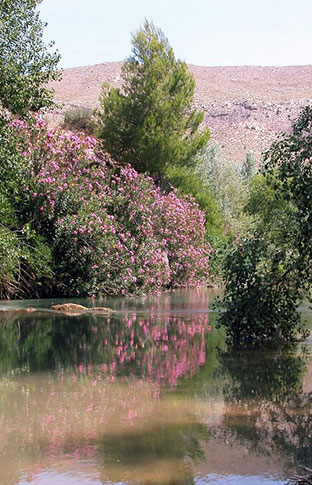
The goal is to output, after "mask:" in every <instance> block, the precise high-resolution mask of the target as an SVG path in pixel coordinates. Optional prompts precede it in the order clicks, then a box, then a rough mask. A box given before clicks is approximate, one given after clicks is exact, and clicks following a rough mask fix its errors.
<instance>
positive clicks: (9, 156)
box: [0, 117, 53, 299]
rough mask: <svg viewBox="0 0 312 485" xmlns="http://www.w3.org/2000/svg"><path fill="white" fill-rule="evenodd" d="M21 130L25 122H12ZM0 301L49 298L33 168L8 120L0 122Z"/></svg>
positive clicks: (46, 256) (45, 250) (48, 271)
mask: <svg viewBox="0 0 312 485" xmlns="http://www.w3.org/2000/svg"><path fill="white" fill-rule="evenodd" d="M14 123H18V124H19V125H21V126H25V122H24V121H22V122H20V121H18V120H15V121H14ZM0 165H1V171H0V299H1V298H12V297H14V298H17V297H31V296H37V295H38V294H39V292H40V294H44V293H45V294H48V293H49V288H50V287H51V285H52V280H53V273H52V270H51V265H52V258H51V251H50V249H49V247H48V245H47V244H46V242H45V240H44V238H43V237H42V236H40V235H38V234H37V233H36V231H35V229H34V220H33V213H32V211H31V204H30V199H31V197H30V188H31V179H32V167H31V164H30V161H29V160H27V159H25V157H23V156H22V153H21V147H20V140H19V137H18V136H16V133H15V134H14V132H13V131H12V129H11V124H10V123H9V120H8V119H5V118H4V117H2V118H1V119H0Z"/></svg>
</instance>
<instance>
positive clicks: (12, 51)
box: [0, 0, 60, 116]
mask: <svg viewBox="0 0 312 485" xmlns="http://www.w3.org/2000/svg"><path fill="white" fill-rule="evenodd" d="M39 3H40V1H39V0H1V1H0V102H1V104H2V106H3V107H4V108H7V109H9V110H10V111H11V112H12V113H14V114H18V115H20V116H21V115H24V114H25V113H26V112H27V111H28V110H33V111H36V110H38V109H40V108H42V107H43V106H47V105H50V104H51V103H52V91H51V90H49V89H47V88H46V87H45V86H44V85H45V83H47V82H48V81H50V80H53V79H57V78H58V76H59V73H58V71H57V65H58V62H59V58H60V56H59V54H58V53H57V52H49V49H50V47H52V45H53V43H50V44H48V45H45V44H44V42H43V40H42V35H43V29H44V27H45V25H46V24H45V23H43V22H42V21H41V20H40V18H39V12H38V11H37V10H36V8H37V6H38V4H39Z"/></svg>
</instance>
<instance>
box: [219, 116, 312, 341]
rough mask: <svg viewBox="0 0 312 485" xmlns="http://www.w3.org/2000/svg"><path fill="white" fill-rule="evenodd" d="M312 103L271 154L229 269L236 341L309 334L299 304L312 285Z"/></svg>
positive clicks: (227, 321) (230, 319)
mask: <svg viewBox="0 0 312 485" xmlns="http://www.w3.org/2000/svg"><path fill="white" fill-rule="evenodd" d="M311 162H312V108H310V107H308V108H306V109H305V110H303V112H302V113H301V115H300V117H299V118H298V120H297V121H296V122H295V124H294V126H293V133H291V134H290V135H289V134H284V135H283V136H282V137H281V138H280V139H279V140H278V141H277V142H276V143H275V144H274V145H273V146H272V147H271V149H270V150H269V151H268V152H267V154H266V157H265V164H264V167H263V170H262V174H261V175H258V176H257V177H256V178H255V179H254V180H253V182H252V184H251V187H250V193H249V197H248V203H247V204H246V210H247V211H248V213H249V214H250V215H251V216H252V224H251V226H250V229H249V233H247V235H246V236H247V237H246V238H244V239H241V240H238V244H237V245H236V246H235V247H234V248H233V252H232V254H231V255H230V257H229V258H228V259H227V262H226V266H225V280H226V291H225V297H224V304H225V306H226V309H227V312H226V313H225V314H223V316H222V317H221V323H222V324H224V325H225V326H226V328H227V330H228V335H229V337H230V338H231V339H233V340H234V341H235V342H236V343H242V342H246V341H252V342H253V343H254V342H257V343H259V342H263V341H267V340H269V341H274V342H275V343H276V342H281V341H284V342H285V341H287V342H289V341H290V342H291V341H294V340H295V339H296V338H298V337H301V336H302V335H304V334H305V333H304V331H303V329H302V326H301V319H300V314H299V313H298V310H297V308H298V305H299V303H300V302H301V301H302V300H303V298H304V297H308V296H309V293H310V290H311V283H312V276H311V275H312V263H311V262H312V250H311V241H312V215H311V214H312V202H311V201H312V176H311V173H312V172H311Z"/></svg>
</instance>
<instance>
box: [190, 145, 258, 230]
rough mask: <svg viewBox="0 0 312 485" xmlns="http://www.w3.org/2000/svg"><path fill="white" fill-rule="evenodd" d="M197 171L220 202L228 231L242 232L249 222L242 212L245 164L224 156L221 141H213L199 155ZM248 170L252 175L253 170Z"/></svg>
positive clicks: (201, 179) (203, 183)
mask: <svg viewBox="0 0 312 485" xmlns="http://www.w3.org/2000/svg"><path fill="white" fill-rule="evenodd" d="M248 163H249V162H248ZM247 168H248V167H246V169H247ZM194 172H195V174H196V175H197V177H198V178H199V180H200V183H201V184H202V186H203V188H204V187H206V189H208V190H209V192H210V194H211V196H212V198H213V199H214V201H215V202H216V203H217V205H218V207H219V211H220V214H221V216H222V219H223V221H224V226H225V229H226V232H227V233H231V232H234V233H240V232H241V231H242V227H243V226H244V225H245V224H246V221H245V219H246V216H245V215H244V214H243V205H244V200H245V197H246V194H247V185H246V183H245V181H246V175H245V168H244V164H243V166H242V167H240V165H238V164H235V163H234V162H231V161H229V160H227V159H225V158H224V157H223V155H222V153H221V149H220V146H219V145H218V143H216V142H215V141H211V142H210V143H209V144H208V145H207V146H206V147H204V148H203V149H202V150H201V151H200V152H199V153H198V154H197V156H196V158H195V168H194ZM248 173H249V175H250V177H251V170H249V172H248ZM249 175H248V176H249Z"/></svg>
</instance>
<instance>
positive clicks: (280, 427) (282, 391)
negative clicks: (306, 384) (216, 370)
mask: <svg viewBox="0 0 312 485" xmlns="http://www.w3.org/2000/svg"><path fill="white" fill-rule="evenodd" d="M220 364H221V372H222V373H226V374H227V375H228V378H229V380H228V383H227V384H226V385H225V387H224V390H223V392H224V399H225V403H226V410H225V414H224V419H223V426H222V428H221V431H220V430H219V431H218V434H219V435H220V434H222V437H223V438H224V439H226V440H227V441H228V442H229V443H241V444H244V445H245V446H247V448H248V449H249V450H250V451H253V452H256V453H257V454H264V455H267V456H270V455H272V454H274V453H277V454H278V456H283V457H285V463H286V468H288V467H294V466H296V464H298V463H301V464H304V465H308V466H310V464H311V459H312V416H311V407H312V393H311V392H305V391H304V389H303V386H302V380H303V376H304V374H305V370H306V358H305V355H304V354H301V355H298V354H296V353H295V351H283V352H267V353H264V352H261V353H260V352H257V351H254V352H246V351H245V352H238V351H233V352H220ZM288 471H289V470H288Z"/></svg>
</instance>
